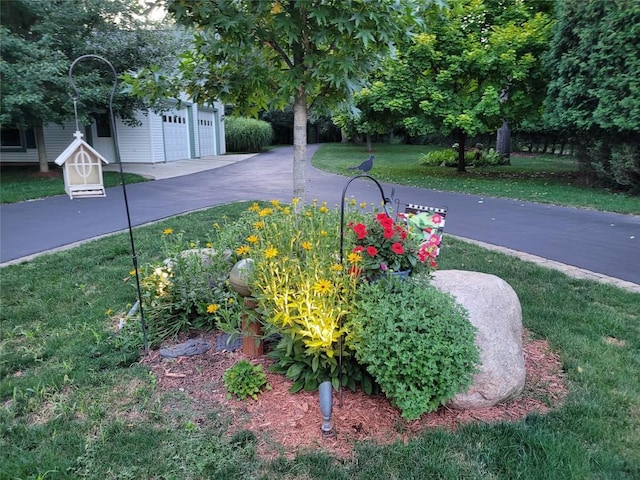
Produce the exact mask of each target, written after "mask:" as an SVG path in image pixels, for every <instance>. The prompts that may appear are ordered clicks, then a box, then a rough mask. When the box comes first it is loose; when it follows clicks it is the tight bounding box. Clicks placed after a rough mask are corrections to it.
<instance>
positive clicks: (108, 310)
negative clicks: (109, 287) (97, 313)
mask: <svg viewBox="0 0 640 480" xmlns="http://www.w3.org/2000/svg"><path fill="white" fill-rule="evenodd" d="M104 314H105V315H109V316H111V315H113V310H111V309H110V308H107V309H106V310H105V312H104Z"/></svg>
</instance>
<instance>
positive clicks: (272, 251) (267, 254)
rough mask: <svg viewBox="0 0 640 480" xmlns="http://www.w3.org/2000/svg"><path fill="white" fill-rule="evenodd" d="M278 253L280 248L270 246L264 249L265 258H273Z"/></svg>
mask: <svg viewBox="0 0 640 480" xmlns="http://www.w3.org/2000/svg"><path fill="white" fill-rule="evenodd" d="M277 255H278V249H277V248H275V247H269V248H267V249H266V250H265V251H264V256H265V258H273V257H275V256H277Z"/></svg>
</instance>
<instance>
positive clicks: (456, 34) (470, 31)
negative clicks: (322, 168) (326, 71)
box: [355, 0, 552, 171]
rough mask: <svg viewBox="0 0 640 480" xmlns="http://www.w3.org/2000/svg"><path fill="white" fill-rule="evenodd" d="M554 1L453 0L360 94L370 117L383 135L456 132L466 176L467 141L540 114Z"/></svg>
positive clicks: (358, 97)
mask: <svg viewBox="0 0 640 480" xmlns="http://www.w3.org/2000/svg"><path fill="white" fill-rule="evenodd" d="M549 3H550V2H548V1H547V2H544V1H540V2H528V3H525V2H522V1H519V0H501V1H498V0H484V1H483V0H452V1H451V2H449V7H448V8H445V9H443V10H442V11H437V12H432V14H431V15H430V16H429V17H428V19H427V21H426V30H427V32H426V33H423V34H420V35H418V36H416V37H415V38H414V39H413V40H412V42H411V43H410V44H408V45H406V46H404V47H403V48H402V49H401V52H400V54H399V55H398V56H397V58H392V59H389V60H388V62H387V63H386V65H385V71H384V74H383V76H382V77H381V78H380V79H379V80H378V81H376V82H374V83H373V84H372V85H371V86H370V87H369V88H367V89H364V90H363V91H361V92H359V93H358V94H357V95H356V97H355V98H356V105H357V106H358V107H360V108H361V110H362V112H363V116H364V120H366V121H368V122H369V123H370V124H372V125H374V126H375V128H376V129H377V130H380V129H381V128H382V127H383V125H384V124H385V123H386V124H387V127H388V128H389V129H391V128H394V127H397V126H402V127H404V128H405V129H406V130H407V132H408V133H409V134H410V135H413V136H420V135H425V134H429V133H439V134H444V135H450V134H454V135H456V136H457V138H458V144H459V157H458V158H459V161H458V170H461V171H464V170H465V164H464V148H465V143H466V139H467V137H470V136H474V135H476V134H479V133H485V132H491V131H495V130H496V128H497V127H498V126H499V125H500V123H501V122H502V121H503V120H509V121H517V120H520V119H522V118H525V117H526V116H527V115H531V114H536V113H537V112H538V111H539V109H540V106H541V102H542V100H543V98H544V85H545V83H544V82H545V78H544V69H543V67H542V64H541V61H540V56H541V55H542V53H543V52H544V50H545V47H546V44H547V41H548V38H549V32H550V27H551V22H552V21H551V18H550V16H549V15H548V14H547V11H548V10H549Z"/></svg>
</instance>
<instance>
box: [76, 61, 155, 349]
mask: <svg viewBox="0 0 640 480" xmlns="http://www.w3.org/2000/svg"><path fill="white" fill-rule="evenodd" d="M87 58H94V59H96V60H100V61H102V62H104V63H106V64H107V65H108V66H109V68H110V69H111V72H112V73H113V88H112V89H111V96H110V97H109V118H110V123H111V132H112V133H111V135H112V137H113V143H114V151H115V156H116V163H117V164H118V165H119V167H120V183H121V184H122V194H123V196H124V206H125V210H126V212H127V223H128V225H129V240H130V242H131V256H132V260H133V268H134V271H135V276H136V287H137V289H138V308H139V309H140V324H141V326H142V338H143V341H144V351H145V353H147V354H148V353H149V345H148V343H147V326H146V323H145V321H144V310H143V308H142V290H141V289H140V274H139V272H138V255H137V254H136V245H135V242H134V240H133V228H132V227H131V216H130V214H129V201H128V200H127V187H126V184H125V179H124V171H123V170H122V160H121V159H120V147H119V145H118V133H117V130H116V119H115V117H114V115H113V97H114V96H115V94H116V88H117V86H118V73H117V72H116V69H115V68H113V65H112V64H111V62H110V61H109V60H107V59H106V58H103V57H101V56H99V55H82V56H80V57H78V58H76V59H75V60H74V61H73V63H72V64H71V67H69V83H71V87H72V88H73V91H74V92H75V95H73V96H72V99H73V103H74V108H76V102H77V100H78V98H79V95H78V88H77V87H76V84H75V82H74V81H73V68H74V67H75V66H76V64H77V63H78V62H79V61H80V60H84V59H87ZM77 123H78V113H77V112H76V130H79V129H78V125H77Z"/></svg>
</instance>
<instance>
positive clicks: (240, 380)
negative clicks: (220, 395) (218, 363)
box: [222, 360, 271, 400]
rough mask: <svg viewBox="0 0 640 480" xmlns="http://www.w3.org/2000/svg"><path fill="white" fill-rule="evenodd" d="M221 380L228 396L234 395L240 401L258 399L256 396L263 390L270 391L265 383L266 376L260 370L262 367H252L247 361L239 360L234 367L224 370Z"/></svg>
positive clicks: (269, 387)
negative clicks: (249, 398)
mask: <svg viewBox="0 0 640 480" xmlns="http://www.w3.org/2000/svg"><path fill="white" fill-rule="evenodd" d="M222 380H223V382H224V386H225V387H226V388H227V392H228V396H229V398H231V396H232V395H235V396H236V397H238V398H239V399H240V400H244V399H245V398H247V397H251V398H253V399H254V400H257V399H258V394H259V393H260V392H261V391H262V390H263V389H265V390H271V385H269V384H268V383H267V376H266V375H265V373H264V371H263V370H262V365H260V364H258V365H253V364H252V363H251V362H249V361H248V360H240V361H239V362H236V364H235V365H233V366H232V367H230V368H228V369H227V370H225V372H224V374H223V376H222Z"/></svg>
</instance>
